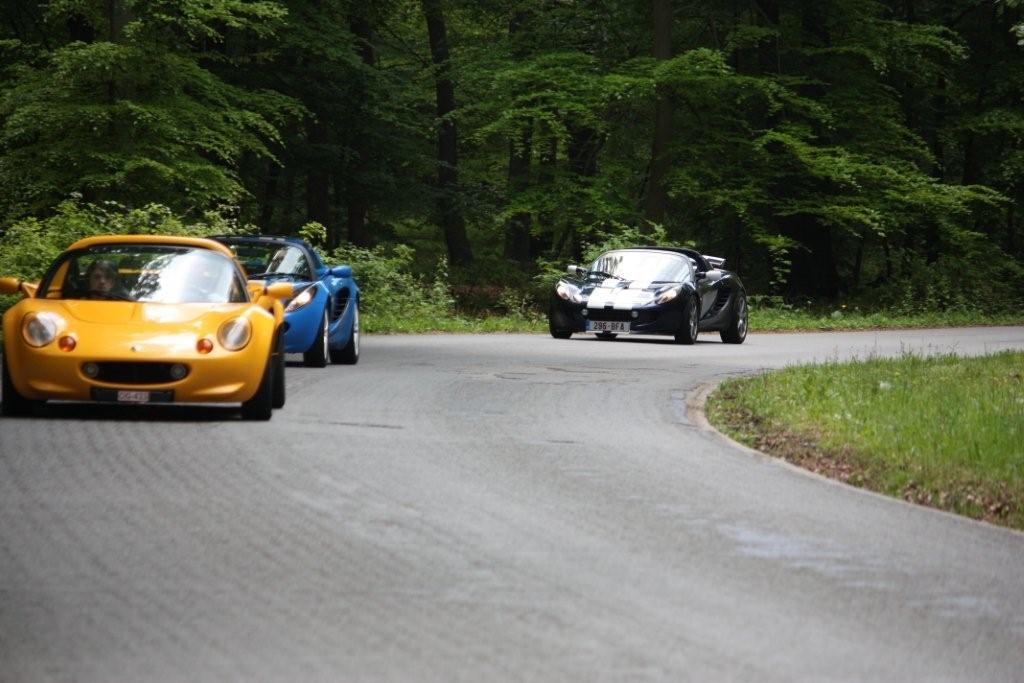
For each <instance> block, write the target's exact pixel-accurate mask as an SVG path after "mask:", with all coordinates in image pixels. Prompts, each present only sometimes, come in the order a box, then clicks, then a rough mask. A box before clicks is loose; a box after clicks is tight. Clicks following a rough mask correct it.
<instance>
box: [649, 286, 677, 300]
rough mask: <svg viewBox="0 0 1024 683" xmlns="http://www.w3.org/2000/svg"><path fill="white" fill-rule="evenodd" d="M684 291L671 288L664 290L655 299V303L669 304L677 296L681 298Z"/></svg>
mask: <svg viewBox="0 0 1024 683" xmlns="http://www.w3.org/2000/svg"><path fill="white" fill-rule="evenodd" d="M682 290H683V288H682V287H669V288H668V289H663V290H662V291H660V292H658V295H657V296H656V297H655V299H654V303H656V304H667V303H668V302H669V301H672V300H673V299H675V298H676V297H677V296H679V294H680V292H682Z"/></svg>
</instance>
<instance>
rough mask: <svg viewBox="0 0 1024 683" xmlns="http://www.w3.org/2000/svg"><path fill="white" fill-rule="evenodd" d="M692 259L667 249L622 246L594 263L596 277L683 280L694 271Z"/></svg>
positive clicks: (592, 274) (649, 280) (593, 273)
mask: <svg viewBox="0 0 1024 683" xmlns="http://www.w3.org/2000/svg"><path fill="white" fill-rule="evenodd" d="M692 267H693V266H692V265H691V263H690V259H689V258H687V257H686V256H684V255H682V254H675V253H669V252H663V251H642V250H634V249H630V250H622V251H609V252H606V253H604V254H601V256H599V257H598V258H597V260H595V261H594V263H593V264H591V266H590V275H591V276H592V277H597V278H602V277H610V278H616V279H619V280H631V281H632V280H645V281H648V282H682V281H683V280H685V279H686V278H687V277H688V276H689V275H690V273H691V269H692Z"/></svg>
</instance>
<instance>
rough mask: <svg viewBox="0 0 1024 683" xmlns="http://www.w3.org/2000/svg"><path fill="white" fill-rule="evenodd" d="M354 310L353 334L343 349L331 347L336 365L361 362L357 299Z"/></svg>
mask: <svg viewBox="0 0 1024 683" xmlns="http://www.w3.org/2000/svg"><path fill="white" fill-rule="evenodd" d="M354 306H355V309H354V310H353V311H352V334H350V335H349V337H348V343H347V344H345V346H343V347H341V349H339V350H337V351H335V350H334V349H331V362H332V363H334V364H335V365H355V364H356V363H358V362H359V302H358V301H356V302H355V304H354Z"/></svg>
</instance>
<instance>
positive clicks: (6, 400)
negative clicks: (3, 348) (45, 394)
mask: <svg viewBox="0 0 1024 683" xmlns="http://www.w3.org/2000/svg"><path fill="white" fill-rule="evenodd" d="M0 372H2V374H3V384H2V389H3V396H2V397H0V414H3V415H5V416H8V417H16V416H19V415H31V414H32V413H33V411H34V410H35V407H36V406H37V405H40V404H41V403H42V401H33V400H31V399H27V398H25V397H24V396H22V395H21V394H19V393H18V390H17V389H15V388H14V381H13V380H12V379H11V372H10V370H8V369H7V354H6V353H5V354H4V356H3V370H2V371H0Z"/></svg>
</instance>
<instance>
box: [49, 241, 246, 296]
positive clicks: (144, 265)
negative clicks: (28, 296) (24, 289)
mask: <svg viewBox="0 0 1024 683" xmlns="http://www.w3.org/2000/svg"><path fill="white" fill-rule="evenodd" d="M38 296H41V297H45V298H50V299H94V300H103V301H139V302H145V303H164V304H186V303H210V304H212V303H241V302H245V301H248V300H249V297H248V293H247V292H246V289H245V281H244V280H243V279H242V277H241V275H240V273H239V272H238V269H237V268H236V266H235V264H234V262H232V260H231V259H230V258H228V257H227V256H225V255H224V254H220V253H217V252H215V251H211V250H209V249H202V248H195V247H189V246H177V245H154V244H116V245H112V244H103V245H96V246H93V247H88V248H86V249H81V250H76V251H73V252H70V253H68V254H65V255H64V256H63V257H62V258H61V259H60V260H59V261H57V263H55V264H54V266H53V267H52V268H51V270H50V274H49V276H48V278H47V280H46V281H45V282H43V285H42V287H40V288H39V294H38Z"/></svg>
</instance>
